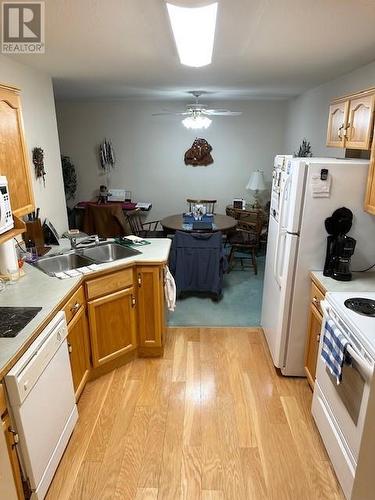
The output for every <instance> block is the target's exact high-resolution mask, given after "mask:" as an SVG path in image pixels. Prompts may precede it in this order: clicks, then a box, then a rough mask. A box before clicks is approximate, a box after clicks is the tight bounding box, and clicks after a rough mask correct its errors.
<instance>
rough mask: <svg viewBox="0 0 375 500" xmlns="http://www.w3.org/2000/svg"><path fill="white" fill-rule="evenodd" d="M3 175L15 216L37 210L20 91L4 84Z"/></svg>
mask: <svg viewBox="0 0 375 500" xmlns="http://www.w3.org/2000/svg"><path fill="white" fill-rule="evenodd" d="M0 137H1V140H0V175H5V176H6V177H7V179H8V184H9V191H10V201H11V206H12V211H13V213H14V215H15V216H17V217H21V216H22V215H25V214H27V213H30V212H32V211H33V210H34V196H33V189H32V183H31V176H30V167H29V155H28V151H27V147H26V142H25V133H24V127H23V119H22V109H21V99H20V91H19V90H18V89H16V88H13V87H8V86H5V85H0Z"/></svg>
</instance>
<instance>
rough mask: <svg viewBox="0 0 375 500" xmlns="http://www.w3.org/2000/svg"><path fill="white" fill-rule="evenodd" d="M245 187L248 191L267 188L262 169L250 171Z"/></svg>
mask: <svg viewBox="0 0 375 500" xmlns="http://www.w3.org/2000/svg"><path fill="white" fill-rule="evenodd" d="M246 189H248V190H249V191H264V190H265V189H267V188H266V184H265V182H264V177H263V172H262V170H255V172H252V174H251V175H250V179H249V182H248V183H247V186H246Z"/></svg>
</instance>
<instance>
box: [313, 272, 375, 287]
mask: <svg viewBox="0 0 375 500" xmlns="http://www.w3.org/2000/svg"><path fill="white" fill-rule="evenodd" d="M311 277H312V279H313V280H314V281H316V282H317V284H318V285H319V287H320V288H321V289H322V290H323V291H325V292H375V272H367V273H353V279H352V280H351V281H337V280H334V279H332V278H329V277H327V276H324V275H323V271H311Z"/></svg>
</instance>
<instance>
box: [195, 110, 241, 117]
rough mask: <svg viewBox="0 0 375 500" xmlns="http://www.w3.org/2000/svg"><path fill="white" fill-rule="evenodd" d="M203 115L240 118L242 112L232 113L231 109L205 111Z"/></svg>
mask: <svg viewBox="0 0 375 500" xmlns="http://www.w3.org/2000/svg"><path fill="white" fill-rule="evenodd" d="M202 114H204V115H208V116H215V115H216V116H239V115H242V111H230V110H229V109H203V110H202Z"/></svg>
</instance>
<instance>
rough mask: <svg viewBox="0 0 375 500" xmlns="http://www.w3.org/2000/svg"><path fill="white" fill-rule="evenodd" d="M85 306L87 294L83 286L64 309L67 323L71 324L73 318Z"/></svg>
mask: <svg viewBox="0 0 375 500" xmlns="http://www.w3.org/2000/svg"><path fill="white" fill-rule="evenodd" d="M83 305H85V293H84V291H83V287H82V286H81V287H80V288H78V290H77V291H76V292H75V293H74V294H73V295H72V296H71V298H70V299H69V300H68V302H67V303H66V305H65V307H64V311H65V316H66V322H67V323H68V324H69V322H70V321H71V320H72V319H73V317H74V316H75V315H76V314H77V312H78V311H79V310H80V309H81V307H82V306H83Z"/></svg>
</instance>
